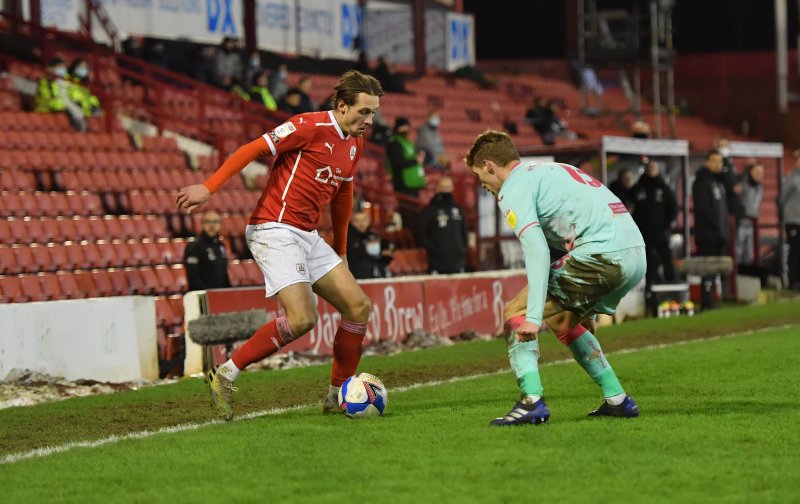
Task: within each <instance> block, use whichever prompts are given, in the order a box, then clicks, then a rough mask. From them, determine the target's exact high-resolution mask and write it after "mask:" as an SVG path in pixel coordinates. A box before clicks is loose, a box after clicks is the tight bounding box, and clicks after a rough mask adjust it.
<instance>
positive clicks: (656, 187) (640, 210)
mask: <svg viewBox="0 0 800 504" xmlns="http://www.w3.org/2000/svg"><path fill="white" fill-rule="evenodd" d="M630 198H631V202H632V205H633V220H634V221H635V222H636V225H637V226H639V231H641V232H642V236H643V237H644V239H645V240H648V239H655V238H665V237H666V236H667V235H668V234H669V230H670V227H671V224H672V221H674V220H675V218H676V217H677V216H678V200H677V199H676V198H675V193H674V192H672V189H671V188H670V187H669V185H667V183H666V182H664V179H662V178H661V177H648V176H647V175H642V176H641V177H640V178H639V181H638V182H637V183H636V185H634V186H633V187H632V188H631V190H630Z"/></svg>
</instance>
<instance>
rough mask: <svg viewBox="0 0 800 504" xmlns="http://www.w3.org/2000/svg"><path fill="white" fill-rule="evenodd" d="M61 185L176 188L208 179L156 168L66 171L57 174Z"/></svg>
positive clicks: (94, 188) (80, 188)
mask: <svg viewBox="0 0 800 504" xmlns="http://www.w3.org/2000/svg"><path fill="white" fill-rule="evenodd" d="M57 179H58V182H57V183H58V185H59V186H60V187H62V188H64V189H66V190H71V191H85V190H88V191H98V192H106V191H112V192H114V191H131V190H146V189H150V190H157V189H165V190H177V189H180V188H181V187H184V186H187V185H192V184H200V183H202V182H203V181H204V180H205V176H203V174H202V173H198V172H192V171H189V170H187V169H185V168H184V169H179V170H153V169H145V170H140V171H138V172H127V171H120V172H113V171H110V172H105V171H91V172H89V171H64V172H62V173H60V174H59V175H58V177H57Z"/></svg>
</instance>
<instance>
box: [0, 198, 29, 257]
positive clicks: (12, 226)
mask: <svg viewBox="0 0 800 504" xmlns="http://www.w3.org/2000/svg"><path fill="white" fill-rule="evenodd" d="M0 198H2V196H0ZM6 222H8V234H7V235H5V236H7V237H8V239H9V241H8V242H6V243H7V244H9V245H10V244H14V243H31V242H32V241H33V237H32V236H31V235H30V233H28V225H27V224H26V223H25V221H24V220H23V219H16V218H15V219H9V220H8V221H6ZM4 241H5V240H4Z"/></svg>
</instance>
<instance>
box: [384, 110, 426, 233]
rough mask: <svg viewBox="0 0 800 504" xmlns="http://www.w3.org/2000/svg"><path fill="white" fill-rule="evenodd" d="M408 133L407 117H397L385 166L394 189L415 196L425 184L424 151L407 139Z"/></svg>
mask: <svg viewBox="0 0 800 504" xmlns="http://www.w3.org/2000/svg"><path fill="white" fill-rule="evenodd" d="M410 133H411V123H410V122H409V121H408V118H406V117H397V118H396V119H395V123H394V132H393V134H392V136H391V137H390V138H389V145H387V146H386V168H387V170H389V175H391V177H392V183H393V185H394V190H395V191H397V192H399V193H402V194H405V195H408V196H413V197H415V198H416V197H418V196H419V191H420V189H424V188H425V186H426V180H425V169H424V168H423V167H422V161H423V159H424V157H425V153H424V152H417V147H416V145H414V142H412V141H411V140H410V139H409V134H410ZM406 224H408V222H406Z"/></svg>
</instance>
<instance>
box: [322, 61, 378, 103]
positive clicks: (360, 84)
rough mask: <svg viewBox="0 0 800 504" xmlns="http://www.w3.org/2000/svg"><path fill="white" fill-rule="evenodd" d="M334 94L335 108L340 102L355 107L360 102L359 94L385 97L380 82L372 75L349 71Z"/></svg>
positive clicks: (337, 84) (338, 83) (338, 84)
mask: <svg viewBox="0 0 800 504" xmlns="http://www.w3.org/2000/svg"><path fill="white" fill-rule="evenodd" d="M334 89H335V90H336V93H334V95H333V98H332V99H331V101H332V102H333V106H334V108H335V107H336V104H337V103H339V100H342V101H343V102H344V103H345V104H346V105H355V103H356V101H357V100H358V94H359V93H366V94H368V95H372V96H383V88H382V87H381V83H380V81H378V79H376V78H375V77H373V76H371V75H364V74H362V73H361V72H359V71H357V70H348V71H347V72H345V73H344V75H342V78H341V79H339V82H337V83H336V87H335V88H334Z"/></svg>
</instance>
